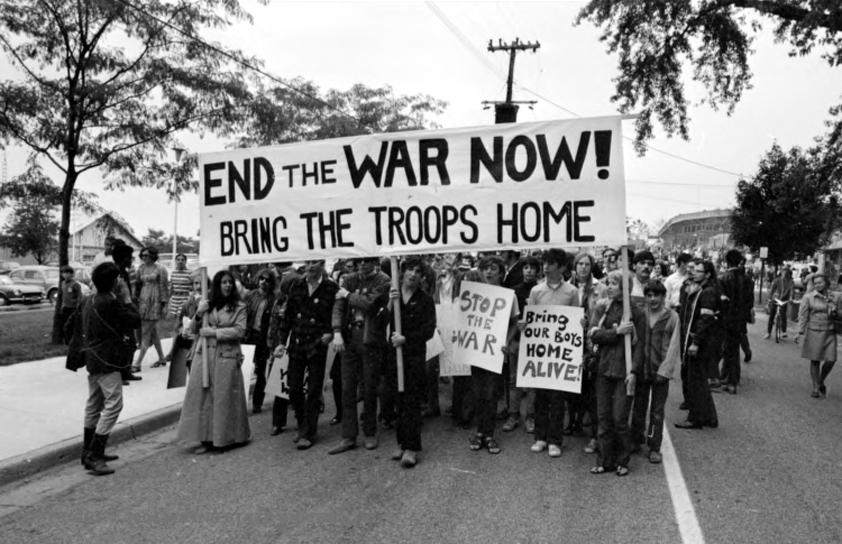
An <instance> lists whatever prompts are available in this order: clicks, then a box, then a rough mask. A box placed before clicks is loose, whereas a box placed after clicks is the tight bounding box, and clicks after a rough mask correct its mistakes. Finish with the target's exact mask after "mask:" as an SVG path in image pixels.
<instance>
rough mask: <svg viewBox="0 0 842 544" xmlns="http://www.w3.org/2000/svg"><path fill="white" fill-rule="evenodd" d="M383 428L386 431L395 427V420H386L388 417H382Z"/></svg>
mask: <svg viewBox="0 0 842 544" xmlns="http://www.w3.org/2000/svg"><path fill="white" fill-rule="evenodd" d="M383 428H384V429H386V430H387V431H391V430H392V429H394V428H395V422H394V421H391V420H388V419H384V420H383Z"/></svg>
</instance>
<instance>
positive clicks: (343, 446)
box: [327, 438, 357, 455]
mask: <svg viewBox="0 0 842 544" xmlns="http://www.w3.org/2000/svg"><path fill="white" fill-rule="evenodd" d="M356 447H357V441H356V440H354V439H353V438H343V439H342V442H340V443H339V444H337V445H335V446H333V447H332V448H330V449H329V450H327V454H328V455H337V454H339V453H345V452H346V451H351V450H352V449H354V448H356Z"/></svg>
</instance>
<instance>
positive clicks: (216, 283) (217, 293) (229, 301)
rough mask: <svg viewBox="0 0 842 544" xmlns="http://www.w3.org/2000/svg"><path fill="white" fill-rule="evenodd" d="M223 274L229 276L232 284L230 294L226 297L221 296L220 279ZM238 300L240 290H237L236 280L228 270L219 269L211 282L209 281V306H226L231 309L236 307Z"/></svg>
mask: <svg viewBox="0 0 842 544" xmlns="http://www.w3.org/2000/svg"><path fill="white" fill-rule="evenodd" d="M225 276H228V277H229V278H231V283H232V284H233V287H232V289H231V294H230V295H228V296H227V297H225V296H222V279H223V278H224V277H225ZM238 302H240V292H239V291H238V290H237V280H235V279H234V275H233V274H232V273H231V272H229V271H228V270H220V271H219V272H217V273H216V274H214V276H213V282H212V283H211V296H210V306H211V308H214V309H215V310H221V309H222V308H223V307H226V308H228V310H229V311H231V310H233V309H234V308H236V307H237V303H238Z"/></svg>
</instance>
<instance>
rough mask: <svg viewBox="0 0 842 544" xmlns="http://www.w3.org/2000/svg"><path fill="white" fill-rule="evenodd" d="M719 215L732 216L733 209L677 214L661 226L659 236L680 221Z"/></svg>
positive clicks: (711, 217) (710, 217)
mask: <svg viewBox="0 0 842 544" xmlns="http://www.w3.org/2000/svg"><path fill="white" fill-rule="evenodd" d="M717 217H731V210H730V209H716V210H704V211H701V212H693V213H682V214H679V215H676V216H675V217H672V218H670V220H669V221H667V222H666V223H664V226H663V227H661V230H659V231H658V236H663V234H664V233H665V232H666V231H667V230H669V228H670V227H672V226H673V225H677V224H678V223H683V222H684V221H698V220H699V219H713V218H717Z"/></svg>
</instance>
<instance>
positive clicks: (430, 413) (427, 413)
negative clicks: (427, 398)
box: [421, 408, 441, 418]
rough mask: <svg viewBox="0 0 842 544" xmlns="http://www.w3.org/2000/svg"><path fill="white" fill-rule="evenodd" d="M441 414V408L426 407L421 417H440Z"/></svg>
mask: <svg viewBox="0 0 842 544" xmlns="http://www.w3.org/2000/svg"><path fill="white" fill-rule="evenodd" d="M440 415H441V410H440V409H438V408H425V409H424V411H423V412H421V417H423V418H431V417H439V416H440Z"/></svg>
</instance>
